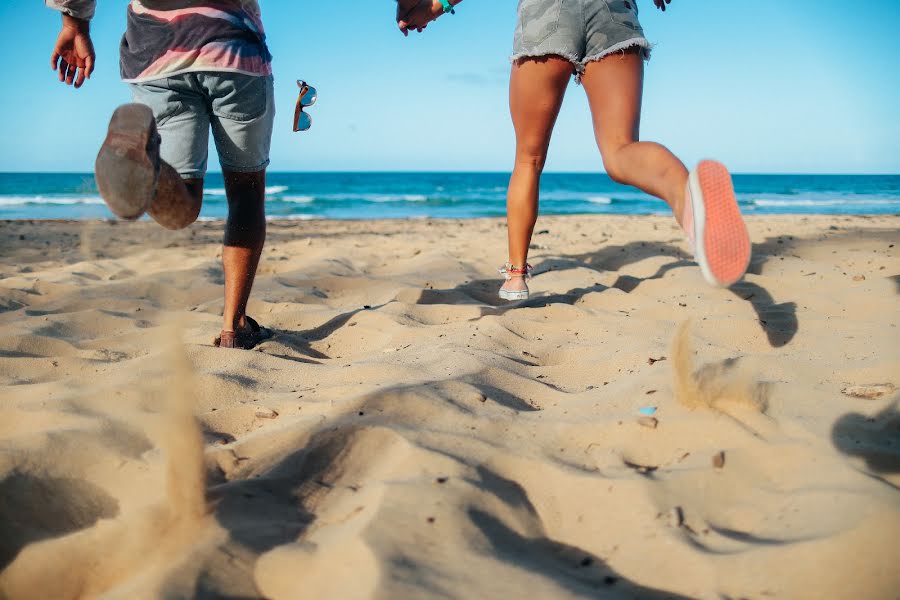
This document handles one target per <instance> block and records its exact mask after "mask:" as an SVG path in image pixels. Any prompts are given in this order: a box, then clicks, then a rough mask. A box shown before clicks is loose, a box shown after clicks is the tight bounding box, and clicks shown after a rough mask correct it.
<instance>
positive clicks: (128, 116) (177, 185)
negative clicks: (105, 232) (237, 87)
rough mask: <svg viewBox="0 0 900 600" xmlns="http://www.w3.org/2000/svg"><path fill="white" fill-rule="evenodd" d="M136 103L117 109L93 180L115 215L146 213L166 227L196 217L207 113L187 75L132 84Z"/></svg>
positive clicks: (178, 225)
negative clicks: (95, 180)
mask: <svg viewBox="0 0 900 600" xmlns="http://www.w3.org/2000/svg"><path fill="white" fill-rule="evenodd" d="M131 89H132V94H133V96H134V100H135V102H134V103H132V104H125V105H123V106H120V107H119V108H118V109H116V111H115V113H113V116H112V118H111V119H110V124H109V132H108V134H107V137H106V139H105V140H104V143H103V146H102V147H101V149H100V152H99V153H98V155H97V162H96V169H95V173H96V179H97V185H98V188H99V190H100V194H101V196H102V197H103V198H104V200H106V202H107V204H108V205H109V207H110V209H111V210H112V212H113V213H114V214H116V215H117V216H119V217H122V218H124V219H137V218H138V217H140V216H141V215H143V214H144V212H147V213H149V214H150V216H151V217H153V219H154V220H156V221H157V222H158V223H159V224H160V225H162V226H163V227H166V228H167V229H182V228H184V227H187V226H188V225H190V224H191V223H193V222H194V221H196V220H197V216H198V215H199V213H200V206H201V204H202V201H203V174H204V172H205V170H206V157H207V150H206V146H207V144H208V140H209V117H208V115H207V110H206V106H205V103H204V102H203V98H202V95H201V94H198V93H197V92H196V90H195V89H193V87H192V85H191V82H190V80H189V79H188V78H186V77H184V76H182V77H173V78H168V79H165V80H160V81H155V82H149V83H144V84H133V85H132V86H131Z"/></svg>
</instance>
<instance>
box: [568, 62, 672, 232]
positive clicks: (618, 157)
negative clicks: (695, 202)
mask: <svg viewBox="0 0 900 600" xmlns="http://www.w3.org/2000/svg"><path fill="white" fill-rule="evenodd" d="M581 82H582V84H583V85H584V91H585V92H586V93H587V97H588V102H589V103H590V106H591V114H592V116H593V120H594V135H595V137H596V139H597V145H598V146H599V148H600V153H601V154H602V155H603V165H604V167H605V168H606V172H607V174H608V175H609V176H610V177H611V178H612V179H613V180H614V181H617V182H619V183H624V184H627V185H631V186H634V187H636V188H638V189H640V190H642V191H644V192H646V193H648V194H650V195H653V196H656V197H657V198H662V199H663V200H665V201H666V203H668V205H669V206H670V207H671V208H672V212H673V213H675V218H676V219H678V221H679V223H680V222H681V216H682V214H683V207H684V190H685V184H686V183H687V178H688V171H687V169H686V168H685V166H684V164H683V163H682V162H681V161H680V160H678V158H676V157H675V155H674V154H672V153H671V152H670V151H669V150H668V148H666V147H665V146H661V145H660V144H657V143H654V142H640V141H638V138H639V131H640V124H641V96H642V94H643V87H644V61H643V57H642V56H641V53H640V50H638V49H635V50H629V51H626V52H624V53H619V52H616V53H613V54H611V55H609V56H607V57H605V58H603V59H601V60H599V61H593V62H590V63H588V64H587V66H586V68H585V72H584V75H583V76H582V79H581Z"/></svg>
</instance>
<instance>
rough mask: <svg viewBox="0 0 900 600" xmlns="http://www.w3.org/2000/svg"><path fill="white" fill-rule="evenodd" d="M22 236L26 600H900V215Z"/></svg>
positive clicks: (15, 467)
mask: <svg viewBox="0 0 900 600" xmlns="http://www.w3.org/2000/svg"><path fill="white" fill-rule="evenodd" d="M748 225H749V228H750V234H751V238H752V240H753V242H754V258H753V262H752V264H751V268H750V273H749V274H748V275H747V277H746V279H745V281H744V282H742V283H740V284H738V285H736V286H734V287H733V288H732V289H730V290H721V289H714V288H711V287H709V286H707V285H706V284H705V283H704V282H703V278H702V275H701V273H700V271H699V269H698V268H697V267H696V266H695V265H694V264H693V263H692V262H691V260H690V253H689V248H688V247H687V244H686V242H685V241H684V239H683V236H682V235H681V233H680V230H678V229H676V227H675V225H674V222H673V221H672V220H671V219H669V218H663V217H626V216H616V217H603V216H577V217H548V218H542V219H541V220H540V221H539V223H538V233H537V235H535V237H534V241H535V244H534V246H533V250H532V255H531V259H530V260H531V262H532V264H533V265H534V266H535V271H536V276H535V278H534V279H533V281H532V282H531V289H532V298H531V299H530V300H528V301H525V302H522V303H517V304H503V303H501V301H500V300H499V299H498V298H496V290H497V287H498V285H499V275H497V272H496V267H497V266H498V265H499V263H500V262H502V259H503V257H504V256H505V247H506V232H505V223H504V222H503V221H502V220H498V219H484V220H468V221H439V220H427V219H420V220H394V221H275V222H271V223H270V229H269V241H268V244H267V248H266V251H265V254H264V256H263V260H262V263H261V265H260V271H259V275H258V277H257V281H256V287H255V290H254V296H253V299H252V300H251V304H250V309H249V311H248V312H249V314H250V315H251V316H253V317H254V318H256V319H257V320H258V321H259V322H260V323H262V324H263V325H265V326H267V327H269V328H271V329H273V330H274V332H275V336H274V338H273V339H271V340H268V341H266V342H264V343H263V344H262V345H261V346H259V347H258V348H257V349H256V350H254V351H246V352H245V351H229V350H221V349H218V348H215V347H213V346H212V345H211V341H212V339H213V337H214V336H215V335H216V334H217V333H218V331H219V328H220V327H221V317H220V315H221V309H222V298H221V296H222V293H221V286H222V283H223V282H222V268H221V264H220V255H221V246H220V242H221V230H222V225H221V223H215V222H205V223H199V224H197V225H195V226H193V227H191V228H190V229H188V230H184V231H180V232H166V231H163V230H162V229H161V228H159V227H157V226H155V225H154V224H152V223H110V222H99V221H91V222H38V221H34V222H28V221H14V222H2V223H0V384H2V392H0V598H9V599H24V598H90V597H96V596H103V597H104V598H123V599H124V598H186V597H198V598H232V599H249V598H272V599H306V598H310V599H313V598H314V599H318V600H321V599H326V598H335V599H357V598H359V599H363V598H378V599H397V598H459V599H475V598H598V597H602V598H702V599H710V600H714V599H720V598H732V599H737V598H748V599H765V598H783V599H804V598H810V599H830V598H835V599H888V600H889V599H896V598H898V597H900V596H898V594H900V567H898V565H900V410H898V399H900V394H898V391H897V389H898V386H900V331H898V321H900V248H898V247H897V245H898V244H900V217H843V216H841V217H827V216H809V217H804V216H788V217H778V216H766V217H751V218H750V219H749V220H748Z"/></svg>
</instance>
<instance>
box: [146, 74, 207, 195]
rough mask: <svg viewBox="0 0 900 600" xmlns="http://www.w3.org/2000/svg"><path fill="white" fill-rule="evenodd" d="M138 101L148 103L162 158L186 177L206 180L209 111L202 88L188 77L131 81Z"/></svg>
mask: <svg viewBox="0 0 900 600" xmlns="http://www.w3.org/2000/svg"><path fill="white" fill-rule="evenodd" d="M131 92H132V97H133V99H134V101H135V102H138V103H140V104H146V105H147V106H149V107H150V109H151V110H152V111H153V116H154V117H155V118H156V128H157V129H158V130H159V135H160V137H161V138H162V144H161V145H160V156H161V158H162V159H163V160H164V161H165V162H167V163H168V164H169V165H171V166H172V168H173V169H175V171H176V172H177V173H178V174H179V175H180V176H181V177H182V178H184V179H203V176H204V175H205V174H206V165H207V158H208V152H209V151H208V146H209V112H208V110H207V105H206V99H205V97H204V94H203V93H202V91H199V90H197V89H196V88H195V87H194V86H193V85H192V84H191V81H190V80H189V78H187V77H186V76H182V77H170V78H166V79H160V80H157V81H151V82H147V83H136V84H131Z"/></svg>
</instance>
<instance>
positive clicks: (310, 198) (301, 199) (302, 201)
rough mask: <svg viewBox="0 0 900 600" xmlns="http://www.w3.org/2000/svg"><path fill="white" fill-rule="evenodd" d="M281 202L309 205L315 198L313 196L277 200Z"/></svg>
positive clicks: (283, 197)
mask: <svg viewBox="0 0 900 600" xmlns="http://www.w3.org/2000/svg"><path fill="white" fill-rule="evenodd" d="M279 200H281V201H282V202H292V203H294V204H309V203H310V202H313V201H314V200H315V198H314V197H313V196H282V197H281V198H279Z"/></svg>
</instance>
